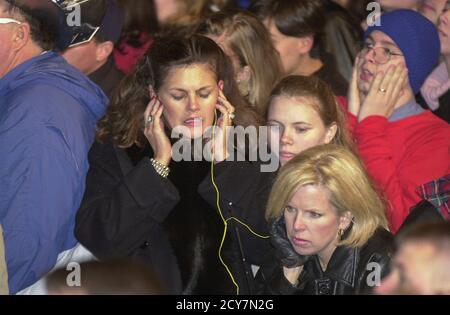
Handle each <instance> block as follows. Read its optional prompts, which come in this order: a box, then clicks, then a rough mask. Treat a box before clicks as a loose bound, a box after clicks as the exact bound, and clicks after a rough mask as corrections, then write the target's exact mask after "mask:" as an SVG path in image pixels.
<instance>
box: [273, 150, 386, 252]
mask: <svg viewBox="0 0 450 315" xmlns="http://www.w3.org/2000/svg"><path fill="white" fill-rule="evenodd" d="M307 185H320V186H322V187H325V188H326V189H327V190H328V191H329V192H330V203H331V204H332V205H333V206H334V208H335V209H336V211H337V214H338V216H339V217H341V216H343V215H344V214H345V213H346V212H347V211H348V212H350V213H351V215H352V216H353V225H352V226H351V228H350V230H349V231H348V233H347V237H346V238H345V239H344V240H341V241H340V242H339V244H338V245H348V246H354V247H360V246H362V245H364V244H365V243H366V242H367V241H368V239H369V238H370V237H371V236H372V235H373V234H374V232H375V231H376V229H377V228H378V227H383V228H386V229H387V219H386V216H385V205H384V203H383V201H382V200H381V198H380V197H379V196H378V194H377V192H376V190H375V188H374V186H373V184H372V183H371V181H370V179H369V178H368V176H367V174H366V171H365V169H364V166H363V164H362V163H361V161H360V160H359V158H358V157H357V156H355V155H354V154H353V153H352V152H351V151H349V150H347V149H345V148H344V147H342V146H339V145H335V144H326V145H321V146H317V147H314V148H311V149H308V150H306V151H304V152H303V153H301V154H299V155H298V156H296V157H295V158H293V159H292V160H291V161H289V162H288V163H286V165H285V166H284V167H283V168H282V169H281V171H280V173H279V174H278V176H277V178H276V180H275V183H274V185H273V188H272V191H271V193H270V197H269V201H268V205H267V210H266V218H267V219H268V220H271V219H274V218H277V217H280V216H281V215H283V209H284V208H285V206H286V204H287V203H288V202H289V201H290V200H291V198H292V196H293V195H294V194H295V192H296V191H297V190H298V188H299V187H302V186H307Z"/></svg>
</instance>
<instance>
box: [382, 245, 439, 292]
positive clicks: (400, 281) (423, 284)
mask: <svg viewBox="0 0 450 315" xmlns="http://www.w3.org/2000/svg"><path fill="white" fill-rule="evenodd" d="M434 255H435V248H434V247H433V246H432V245H431V244H429V243H426V242H411V243H406V244H404V245H403V246H402V247H401V248H400V250H399V251H398V253H397V254H396V255H395V257H394V260H393V262H392V267H391V273H390V274H389V275H388V276H387V277H386V278H384V279H383V281H382V282H381V285H380V286H379V287H378V288H377V289H376V293H377V294H434V293H433V290H432V286H433V284H432V279H433V278H432V276H431V275H432V273H433V272H434V271H433V270H432V269H433V268H432V267H431V266H432V263H433V259H434Z"/></svg>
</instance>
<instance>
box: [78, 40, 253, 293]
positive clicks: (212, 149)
mask: <svg viewBox="0 0 450 315" xmlns="http://www.w3.org/2000/svg"><path fill="white" fill-rule="evenodd" d="M230 69H232V67H230V66H229V63H228V59H227V58H226V56H225V55H224V53H223V52H222V50H221V49H220V48H219V46H217V45H216V44H215V43H214V42H213V41H212V40H210V39H208V38H206V37H203V36H192V37H189V38H183V39H182V38H170V39H158V40H156V42H155V44H154V46H153V47H152V49H151V50H150V52H149V53H148V54H147V55H146V56H145V57H144V58H143V60H142V61H141V62H140V63H139V64H138V66H137V68H136V70H135V71H134V72H133V73H132V74H131V75H129V76H128V77H127V78H126V79H125V81H124V82H122V85H121V86H120V88H119V91H118V93H117V94H116V95H115V97H114V98H113V100H112V103H111V105H110V107H109V109H108V112H107V114H106V115H105V117H104V118H103V119H102V120H101V121H100V122H99V124H98V131H97V137H96V142H95V143H94V145H93V146H92V148H91V151H90V154H89V163H90V170H89V173H88V175H87V185H86V192H85V196H84V199H83V202H82V204H81V207H80V210H79V212H78V214H77V220H76V231H75V234H76V237H77V239H78V240H79V241H80V242H81V243H82V244H83V245H84V246H85V247H86V248H88V249H89V250H90V251H91V252H92V253H93V254H94V255H95V256H96V257H97V258H99V259H103V258H111V257H130V258H133V259H137V260H140V261H143V262H146V263H148V264H149V265H150V266H151V267H152V268H153V269H154V271H155V273H156V274H157V275H158V276H159V277H160V278H161V280H162V282H163V283H164V284H165V285H166V286H167V289H168V292H170V293H175V294H180V293H183V294H234V293H235V292H236V290H235V289H236V284H238V283H240V281H241V280H240V279H239V274H240V272H239V271H236V270H235V269H234V266H235V265H234V261H235V259H236V258H235V253H236V250H235V247H234V246H235V244H234V242H232V241H226V242H224V244H223V246H222V244H221V239H222V236H223V234H224V220H222V217H221V214H220V213H218V212H217V211H216V209H214V208H213V207H211V206H210V205H208V203H207V202H206V201H205V200H204V199H205V197H204V196H203V195H201V194H199V193H198V192H197V190H198V186H199V184H200V183H201V182H202V181H210V180H211V178H210V170H211V166H212V165H213V162H210V161H211V155H213V158H214V160H213V161H215V160H217V161H220V160H223V159H224V158H225V154H226V153H225V151H224V150H223V148H224V143H225V142H226V137H227V133H226V132H222V131H221V130H224V128H225V127H227V126H231V125H232V124H233V122H234V124H236V125H242V126H247V125H249V124H250V125H256V124H257V123H258V120H257V115H256V114H255V113H254V112H253V111H252V110H251V109H250V107H249V106H248V105H247V104H246V103H245V102H244V101H243V100H242V98H241V97H240V94H239V91H238V90H237V88H236V86H235V84H234V80H233V79H234V77H233V73H232V71H230ZM214 125H217V126H219V127H221V128H220V129H213V130H214V131H212V132H211V130H210V129H209V127H212V126H214ZM180 135H181V139H182V140H184V142H183V143H184V146H181V148H180V146H178V149H177V147H176V146H177V145H178V144H179V142H177V141H176V140H178V139H179V138H180ZM180 141H181V140H180ZM194 143H200V151H201V152H207V153H209V154H210V159H209V160H207V159H205V158H202V156H200V159H197V157H198V156H196V153H198V152H197V151H195V150H196V149H198V148H194V149H193V148H192V144H194ZM208 144H210V146H209V147H208V146H207V145H208ZM208 148H209V149H208ZM194 151H195V152H194ZM213 194H214V196H211V198H214V197H215V193H213ZM219 252H220V254H221V255H220V256H221V257H220V258H219ZM222 254H223V255H222ZM225 265H226V266H225ZM237 266H239V264H237ZM227 268H229V269H227ZM230 274H232V275H233V279H232V278H231V277H230ZM234 282H236V284H235V283H234Z"/></svg>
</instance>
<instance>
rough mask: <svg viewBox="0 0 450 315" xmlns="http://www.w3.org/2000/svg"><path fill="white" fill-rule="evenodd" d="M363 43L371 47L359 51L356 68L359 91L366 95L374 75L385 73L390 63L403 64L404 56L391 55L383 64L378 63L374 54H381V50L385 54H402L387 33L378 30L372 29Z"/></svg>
mask: <svg viewBox="0 0 450 315" xmlns="http://www.w3.org/2000/svg"><path fill="white" fill-rule="evenodd" d="M365 43H366V45H368V47H370V48H371V49H369V50H368V51H367V52H365V51H364V50H363V51H361V52H360V55H359V56H360V58H362V62H361V64H360V66H359V69H358V70H359V78H358V88H359V91H360V92H361V93H363V94H364V95H367V93H369V89H370V86H371V84H372V81H373V79H374V78H375V75H376V74H377V73H378V72H380V71H382V72H383V73H386V72H387V70H388V68H389V66H391V65H399V64H405V57H403V56H396V55H391V57H390V59H389V61H388V62H386V63H384V64H380V63H378V62H377V61H376V59H377V57H376V56H375V55H376V54H379V53H380V54H382V53H383V51H384V52H385V53H387V54H390V53H394V54H402V51H401V50H400V48H398V46H397V45H396V44H395V43H394V41H393V40H392V39H391V38H390V37H389V36H388V35H386V34H384V33H382V32H380V31H373V32H372V33H371V34H370V35H369V36H368V38H367V39H366V41H365ZM378 47H381V48H382V49H378ZM373 49H377V51H376V52H375V51H374V50H373ZM380 50H381V51H380Z"/></svg>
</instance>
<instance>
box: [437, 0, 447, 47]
mask: <svg viewBox="0 0 450 315" xmlns="http://www.w3.org/2000/svg"><path fill="white" fill-rule="evenodd" d="M438 30H439V39H440V41H441V54H443V55H447V56H448V55H450V1H447V2H446V7H445V11H443V12H442V14H441V16H440V17H439V22H438Z"/></svg>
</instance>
